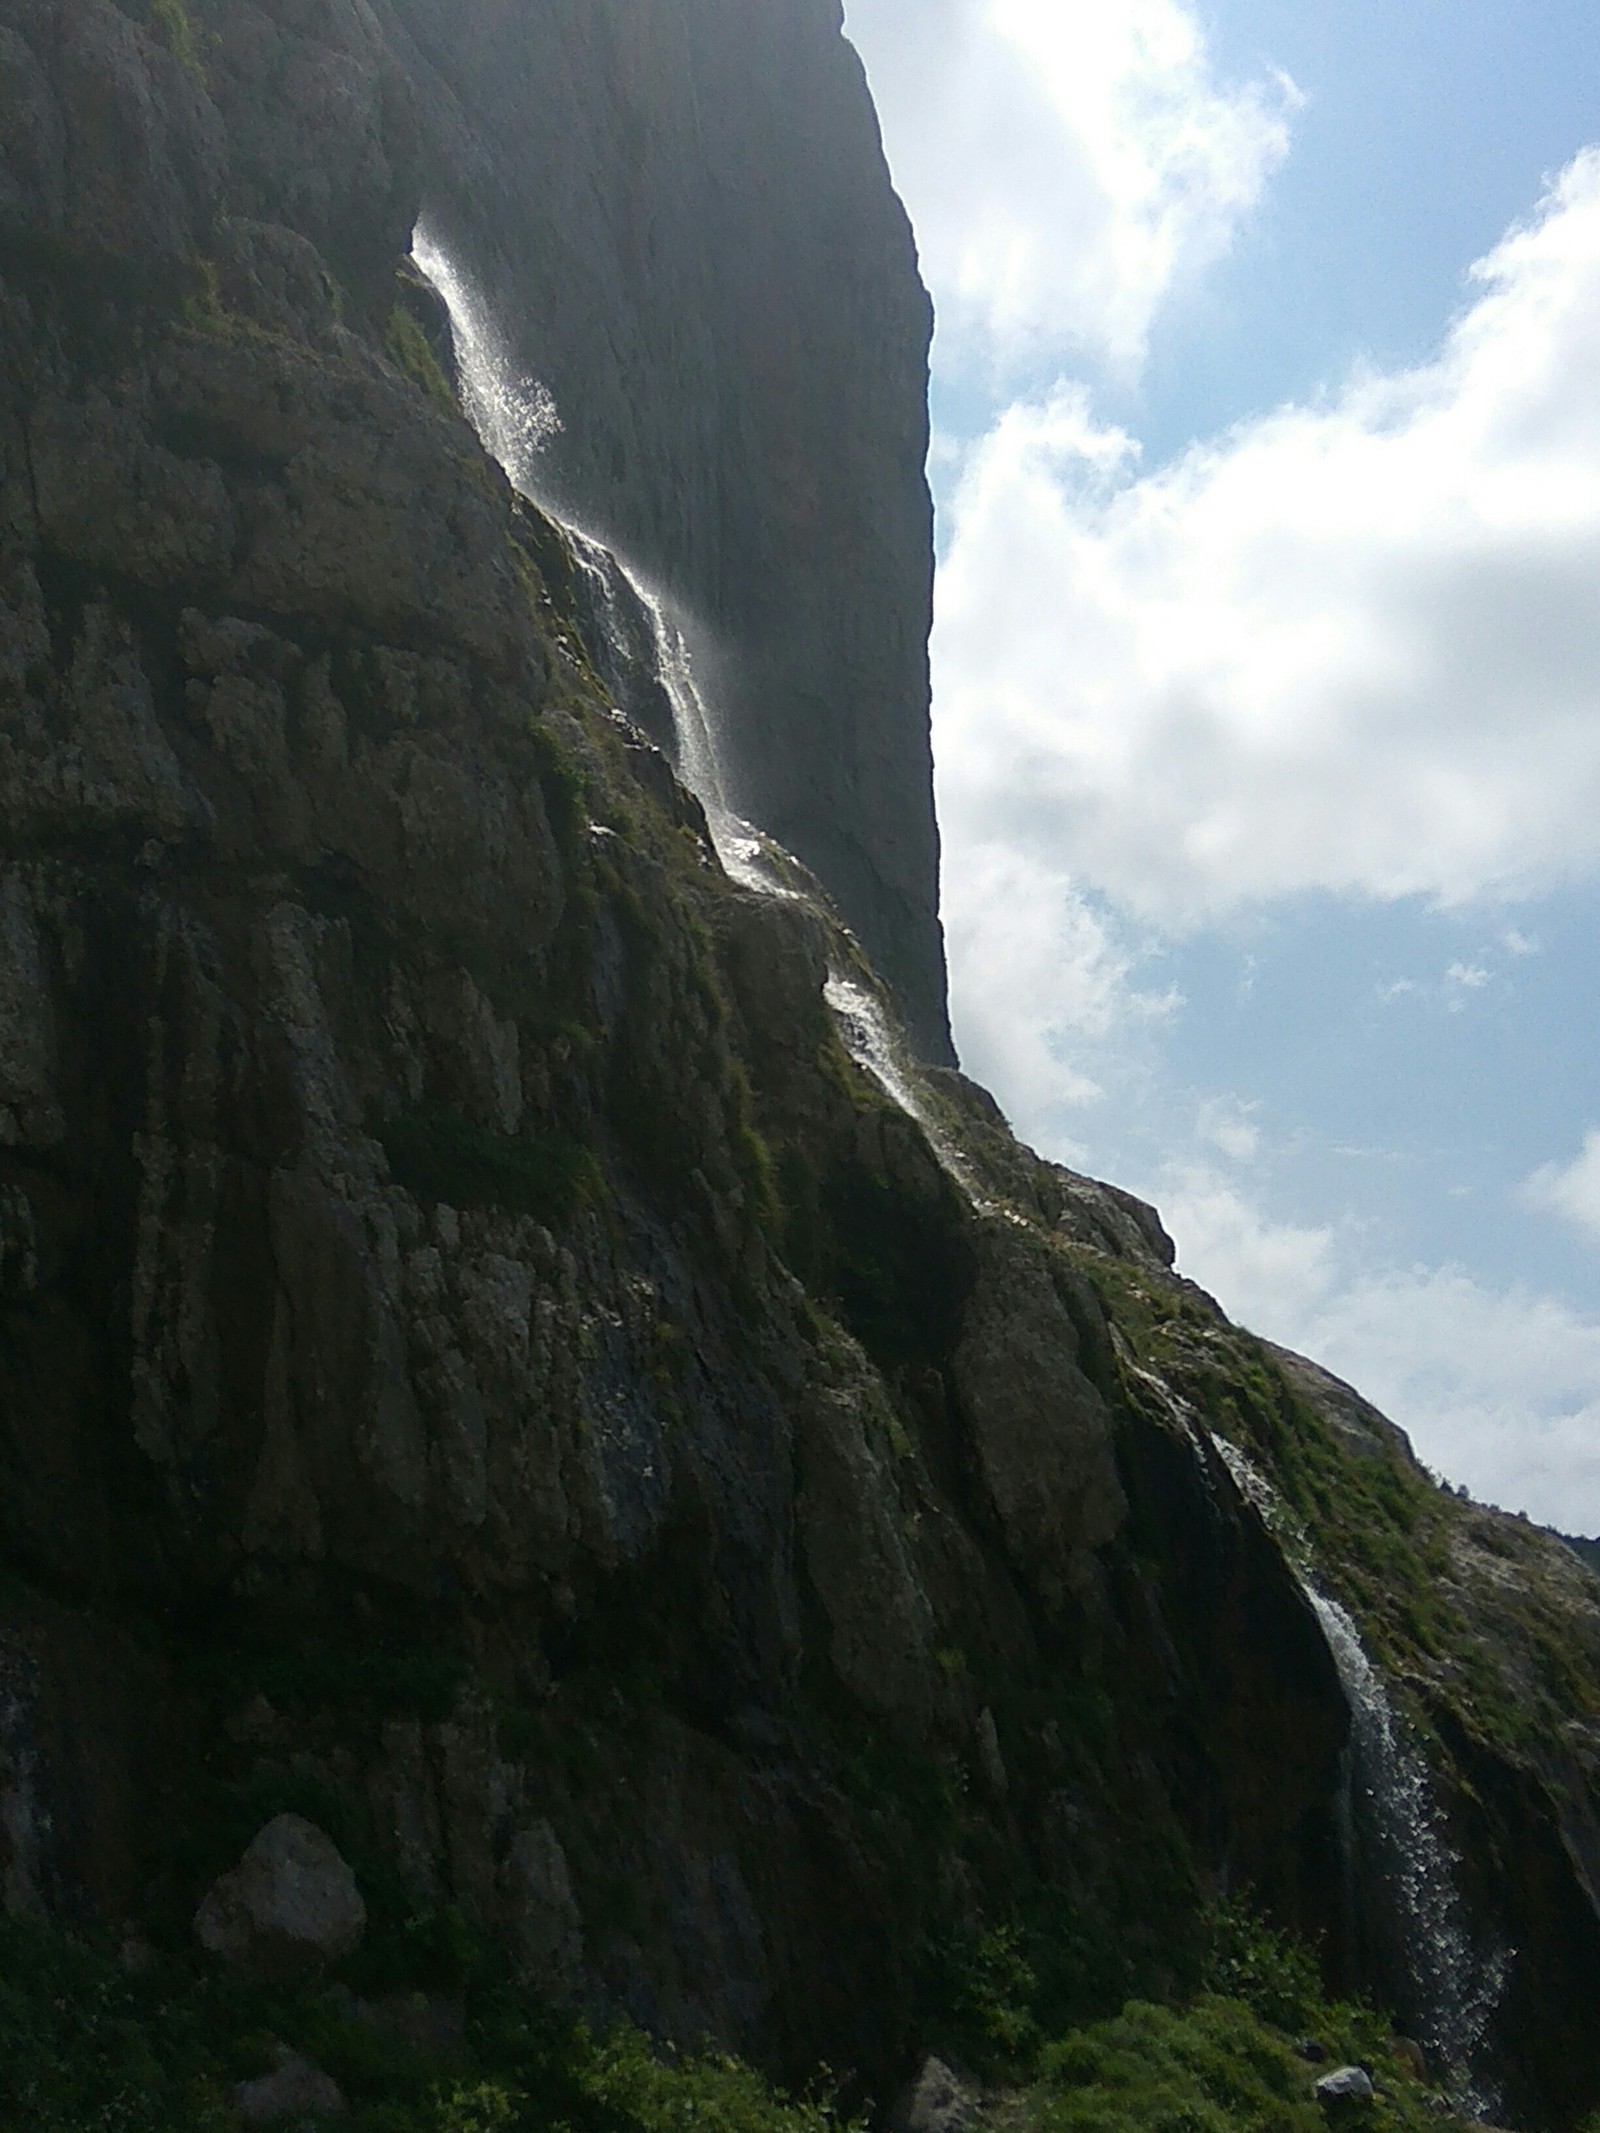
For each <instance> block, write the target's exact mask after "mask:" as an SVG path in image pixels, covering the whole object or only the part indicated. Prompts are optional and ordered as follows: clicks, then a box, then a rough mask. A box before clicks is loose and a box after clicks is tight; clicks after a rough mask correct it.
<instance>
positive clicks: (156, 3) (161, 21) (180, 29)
mask: <svg viewBox="0 0 1600 2133" xmlns="http://www.w3.org/2000/svg"><path fill="white" fill-rule="evenodd" d="M150 20H151V21H152V22H153V23H154V24H155V25H156V27H157V28H158V29H159V30H160V32H161V34H162V36H163V37H164V38H165V39H166V41H167V50H168V51H169V52H170V53H171V54H172V56H173V58H174V59H175V60H176V61H177V62H178V64H179V66H180V67H187V68H188V70H189V72H190V73H191V74H192V75H193V76H194V77H195V79H196V80H197V81H199V82H201V83H202V84H203V83H204V81H205V78H206V70H205V67H204V66H203V65H202V63H201V59H200V45H199V40H198V39H197V38H196V36H195V31H194V24H193V23H192V22H191V21H190V20H189V11H188V9H187V8H186V7H185V6H184V4H183V0H150Z"/></svg>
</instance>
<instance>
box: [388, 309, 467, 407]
mask: <svg viewBox="0 0 1600 2133" xmlns="http://www.w3.org/2000/svg"><path fill="white" fill-rule="evenodd" d="M383 345H384V348H385V350H386V351H387V353H388V357H389V360H390V362H391V363H393V365H394V367H395V369H396V370H398V371H402V372H403V373H404V374H405V376H406V377H408V378H409V379H410V380H411V382H412V384H413V385H416V386H419V387H420V388H421V390H422V391H423V392H425V393H426V394H427V396H428V398H429V399H430V400H434V401H437V402H438V404H439V406H441V407H446V408H449V409H450V410H451V411H452V413H453V412H454V411H455V405H456V396H455V394H454V393H453V392H452V391H451V390H450V386H449V382H448V380H447V379H446V377H445V374H444V372H443V371H442V370H441V369H440V368H439V359H438V357H437V356H436V355H435V354H434V352H433V350H432V349H431V348H430V347H429V346H428V336H427V335H426V334H425V333H424V332H423V330H422V328H421V327H420V326H419V325H418V324H417V322H416V320H415V319H414V318H413V317H412V316H411V313H410V312H409V311H408V310H407V309H406V308H405V306H404V305H403V304H396V305H395V307H394V309H393V310H392V311H391V312H390V313H389V325H388V329H387V331H386V332H385V334H384V337H383Z"/></svg>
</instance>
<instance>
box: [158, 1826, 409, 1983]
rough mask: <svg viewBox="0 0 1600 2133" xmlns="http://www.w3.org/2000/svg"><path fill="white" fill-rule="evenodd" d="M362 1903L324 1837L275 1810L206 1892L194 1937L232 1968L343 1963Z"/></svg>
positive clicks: (293, 1971) (363, 1919)
mask: <svg viewBox="0 0 1600 2133" xmlns="http://www.w3.org/2000/svg"><path fill="white" fill-rule="evenodd" d="M366 1925H367V1907H366V1904H365V1903H364V1902H363V1901H362V1897H361V1891H360V1890H359V1889H358V1888H357V1887H356V1879H355V1876H354V1874H352V1873H351V1871H350V1869H349V1867H348V1866H347V1865H346V1864H345V1862H344V1860H343V1858H342V1857H341V1856H340V1854H339V1850H338V1847H337V1846H336V1845H335V1844H334V1842H333V1840H332V1838H331V1837H328V1836H325V1835H324V1834H323V1832H322V1831H321V1830H320V1829H318V1828H317V1827H316V1825H315V1824H314V1823H311V1822H307V1821H306V1820H304V1818H303V1817H302V1816H300V1815H279V1816H278V1817H277V1818H276V1820H274V1821H271V1822H269V1823H268V1824H267V1825H266V1827H265V1828H264V1829H263V1830H262V1831H261V1832H260V1834H259V1835H258V1836H257V1837H256V1838H255V1839H254V1841H253V1842H252V1843H251V1844H250V1846H249V1848H248V1850H247V1851H246V1852H245V1855H244V1857H243V1858H242V1859H241V1860H240V1861H239V1864H238V1865H237V1866H236V1867H235V1868H234V1869H233V1871H232V1872H231V1873H228V1874H224V1875H223V1876H222V1878H221V1879H220V1880H219V1881H217V1882H215V1883H214V1884H213V1885H212V1887H211V1888H210V1889H209V1890H208V1891H207V1893H206V1896H205V1898H204V1900H203V1901H202V1903H201V1905H200V1908H199V1910H198V1911H196V1913H195V1918H194V1931H195V1938H196V1939H197V1940H198V1941H199V1943H200V1945H201V1947H202V1948H204V1949H205V1950H206V1952H207V1953H208V1954H210V1955H215V1956H218V1957H219V1958H220V1959H221V1960H222V1961H223V1962H225V1963H227V1964H228V1965H229V1966H230V1967H231V1968H233V1969H236V1970H244V1971H250V1972H253V1973H255V1974H257V1975H260V1976H264V1977H280V1978H287V1977H305V1976H315V1975H317V1974H318V1973H319V1972H321V1971H323V1970H326V1969H329V1968H331V1967H332V1966H333V1965H334V1964H335V1963H338V1962H342V1961H343V1959H344V1958H345V1956H347V1955H350V1954H352V1953H353V1952H354V1950H355V1949H356V1948H357V1946H358V1945H359V1944H360V1941H361V1936H362V1934H363V1933H364V1932H365V1931H366Z"/></svg>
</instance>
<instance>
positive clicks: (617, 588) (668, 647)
mask: <svg viewBox="0 0 1600 2133" xmlns="http://www.w3.org/2000/svg"><path fill="white" fill-rule="evenodd" d="M412 258H413V260H414V261H415V263H416V265H417V266H418V268H419V269H420V270H421V271H422V273H424V274H425V275H426V276H427V278H428V280H429V281H430V282H432V284H433V286H434V287H435V289H437V290H438V292H439V294H440V296H441V297H442V298H443V299H444V303H445V305H446V308H447V309H448V311H449V314H450V324H451V329H452V331H453V333H454V335H455V346H456V367H457V372H458V375H459V377H460V381H461V397H462V402H463V405H464V407H465V409H466V412H467V415H468V417H469V418H470V420H471V421H472V424H473V426H474V428H475V429H476V430H477V432H478V435H479V437H480V439H481V440H482V442H483V444H484V447H485V449H486V450H488V451H489V452H491V453H492V454H493V455H494V457H495V458H496V459H497V460H498V461H499V462H500V465H501V466H502V467H503V468H504V470H505V473H506V476H507V478H508V479H509V481H510V482H511V484H512V486H513V487H514V488H515V489H517V490H518V491H519V492H520V493H521V494H522V495H523V496H525V497H527V498H528V499H529V501H530V502H535V503H539V508H540V509H541V510H543V511H544V512H545V513H546V515H547V516H549V517H552V518H556V517H557V514H556V513H554V512H553V511H551V509H550V507H549V505H548V504H545V503H543V502H541V501H540V498H539V487H540V484H539V472H540V459H541V455H542V453H543V450H544V447H545V445H546V444H547V443H548V442H549V440H550V438H551V437H552V436H553V435H554V434H555V433H556V432H557V431H558V430H559V429H560V427H561V421H560V417H559V415H558V413H557V410H556V406H555V402H554V401H553V399H552V398H551V396H550V394H549V392H548V391H547V390H546V389H545V387H544V386H542V385H540V384H538V383H536V382H530V381H525V380H522V379H520V378H519V377H518V376H517V373H516V370H515V367H514V366H513V364H512V363H511V361H510V359H509V357H508V355H507V352H506V349H505V344H504V342H503V341H502V340H501V338H500V335H499V333H498V332H497V331H496V329H495V326H494V322H493V320H492V318H491V316H490V314H489V311H488V309H487V307H486V305H485V304H484V303H483V301H482V299H481V297H480V296H479V295H478V294H477V292H476V291H475V290H474V289H473V288H472V286H471V284H470V283H469V281H468V280H467V278H466V277H465V276H464V275H463V274H462V273H461V272H460V270H459V269H458V268H457V267H456V266H455V264H454V263H453V262H452V260H451V259H450V258H449V256H448V255H447V254H446V253H445V252H444V250H443V249H442V248H441V247H440V245H439V244H438V243H437V241H436V240H434V239H433V238H432V237H430V235H429V234H428V233H427V231H426V230H425V229H423V228H420V227H419V229H418V230H417V232H416V235H415V237H414V238H413V240H412ZM557 522H558V523H559V524H561V526H562V528H563V530H564V532H565V533H566V535H567V538H568V540H569V542H570V543H571V547H572V554H573V560H574V562H575V564H576V566H577V569H578V572H579V575H580V577H581V578H582V580H583V593H584V596H585V605H586V607H587V610H588V618H587V619H588V620H589V622H590V624H591V625H592V627H591V631H590V636H591V638H592V640H593V650H594V664H595V667H596V671H597V673H598V675H599V678H600V679H601V680H602V681H603V682H604V683H605V685H606V687H607V688H608V689H609V690H610V691H611V693H612V695H613V697H614V698H615V700H616V701H617V703H618V704H619V706H620V707H621V708H623V709H624V710H626V711H628V713H629V715H630V716H632V717H634V719H635V722H636V723H637V724H639V725H641V726H642V727H643V728H644V729H645V731H646V732H652V731H653V729H654V726H655V724H656V723H657V722H656V721H653V720H652V718H651V716H650V706H649V705H648V704H647V703H646V702H645V701H644V698H645V697H646V696H647V695H648V694H649V693H650V692H651V691H653V690H658V691H659V692H660V696H661V697H662V698H664V700H665V703H666V706H667V710H668V714H669V717H670V725H671V740H672V752H673V754H674V756H675V758H676V766H675V767H676V769H677V772H678V775H679V776H680V777H681V778H682V780H683V782H684V783H685V784H686V785H687V786H688V787H689V789H690V790H691V791H692V792H693V793H694V795H695V797H696V798H697V799H698V800H699V802H700V804H701V806H702V808H703V809H704V810H705V815H706V822H707V826H708V828H709V829H710V832H711V839H712V843H713V845H714V846H715V849H716V852H717V857H718V858H719V860H720V861H721V863H722V865H723V867H724V869H725V870H726V872H727V873H728V874H729V875H730V876H731V878H732V879H733V880H735V881H737V882H739V883H740V884H741V886H743V887H745V888H748V889H753V890H755V891H757V892H758V893H759V894H761V895H763V896H780V897H795V898H798V899H800V900H803V901H810V902H811V903H812V904H813V905H814V906H815V907H816V908H817V909H818V910H819V912H820V913H821V914H822V915H823V916H824V918H825V920H826V923H827V927H828V930H829V931H830V933H842V932H843V928H842V927H841V926H840V923H839V920H838V917H837V915H836V914H835V913H834V912H833V911H832V909H831V907H829V906H828V905H827V901H826V898H825V896H824V895H823V894H822V892H821V890H820V889H819V888H818V887H817V885H816V883H815V882H814V881H813V879H812V877H811V876H810V875H809V874H808V873H807V871H806V869H805V868H804V867H803V866H801V864H800V863H799V861H797V860H796V859H795V858H794V857H793V855H792V854H790V853H788V852H785V851H784V850H783V848H782V846H781V845H778V844H776V843H774V841H773V840H772V839H771V838H770V837H768V836H767V835H766V834H765V832H763V831H761V830H759V829H757V828H756V827H755V826H754V825H753V824H752V823H749V822H747V821H745V820H744V819H743V817H742V816H740V815H737V814H736V813H734V811H733V809H732V808H731V807H730V806H729V805H728V799H727V789H726V785H725V782H724V778H723V773H722V767H721V764H720V762H719V760H718V753H717V745H716V725H715V720H714V718H713V717H712V714H711V709H710V706H709V705H708V704H707V702H706V700H705V697H704V695H703V694H702V692H701V689H700V685H699V682H698V680H697V678H696V675H695V671H694V662H693V660H692V658H691V656H690V652H689V647H688V644H687V642H686V640H685V636H684V632H683V629H682V628H681V626H680V625H679V623H678V622H677V621H676V620H675V618H674V617H673V616H672V614H671V612H670V610H669V608H668V607H667V604H666V603H665V602H664V601H663V600H662V599H661V598H660V596H659V595H657V594H656V593H654V592H652V591H650V589H649V588H648V587H647V586H645V585H643V584H642V583H641V582H640V581H639V579H638V578H637V577H635V576H634V575H633V574H632V573H631V572H630V571H629V570H628V569H627V567H626V566H625V565H624V564H623V563H622V561H621V560H620V558H619V557H617V556H616V555H615V554H614V553H613V551H612V550H610V549H609V548H607V547H605V546H604V545H603V544H602V543H601V542H599V541H597V540H595V539H594V538H593V537H592V536H591V535H589V534H587V533H585V532H583V530H582V529H581V528H579V527H576V526H574V525H572V524H571V523H570V522H568V521H566V520H564V519H558V521H557ZM825 997H826V999H827V1003H828V1006H829V1008H830V1010H831V1011H832V1014H833V1017H834V1020H835V1023H836V1024H837V1026H838V1029H839V1033H840V1036H841V1038H842V1039H843V1042H844V1044H845V1048H846V1049H847V1050H848V1051H849V1053H850V1055H851V1057H852V1058H853V1059H854V1060H855V1061H856V1063H857V1064H858V1065H859V1066H861V1067H863V1068H865V1069H866V1071H867V1072H868V1073H869V1074H871V1075H872V1077H873V1079H874V1080H875V1081H876V1082H877V1083H878V1084H879V1086H880V1087H881V1088H882V1089H883V1091H884V1093H885V1094H886V1095H887V1096H888V1097H890V1099H891V1100H892V1101H893V1102H894V1103H896V1104H898V1105H899V1106H900V1108H901V1109H902V1110H903V1111H905V1112H906V1113H907V1114H908V1116H910V1117H911V1118H914V1119H915V1120H916V1122H917V1123H918V1125H919V1126H921V1128H922V1130H923V1132H924V1133H925V1134H926V1136H927V1138H928V1141H929V1144H930V1145H931V1147H932V1148H933V1150H934V1153H935V1154H936V1155H937V1157H938V1159H939V1161H940V1163H941V1164H942V1165H943V1167H944V1169H945V1170H946V1171H947V1173H948V1174H949V1176H950V1177H951V1178H952V1179H953V1180H954V1182H955V1183H956V1184H957V1185H958V1186H959V1187H960V1189H961V1190H962V1192H964V1193H965V1194H966V1195H967V1197H968V1198H969V1199H971V1200H972V1201H973V1202H974V1204H975V1205H979V1206H983V1207H987V1206H989V1204H990V1203H988V1202H987V1201H985V1200H983V1199H982V1198H981V1196H980V1194H979V1192H978V1189H977V1187H976V1185H975V1183H974V1181H973V1178H972V1175H971V1171H970V1168H969V1166H968V1165H967V1164H966V1162H965V1161H964V1160H963V1158H962V1156H961V1154H960V1152H959V1151H958V1149H957V1148H956V1146H955V1144H954V1142H953V1140H952V1137H951V1136H950V1134H949V1133H947V1132H946V1131H945V1130H944V1129H943V1128H942V1127H941V1125H940V1123H939V1121H938V1120H937V1118H936V1117H935V1116H934V1115H933V1112H932V1109H931V1107H930V1106H929V1104H928V1103H927V1102H926V1101H925V1099H924V1098H923V1097H922V1095H921V1094H920V1092H919V1088H918V1082H917V1070H916V1066H915V1062H914V1060H913V1058H912V1055H911V1052H910V1048H909V1046H908V1045H907V1044H906V1042H905V1039H904V1037H903V1036H902V1035H901V1033H900V1032H899V1030H898V1029H897V1028H896V1026H895V1023H894V1019H893V1017H892V1015H891V1013H890V1012H889V1010H888V1008H887V1006H886V1005H885V1002H884V1000H883V999H882V997H881V996H880V995H879V993H878V992H877V991H876V990H875V989H874V988H873V987H872V986H871V985H869V984H868V983H866V982H864V980H863V978H862V976H861V975H860V974H858V973H856V972H854V971H851V970H848V969H846V968H845V967H844V966H843V963H842V962H838V961H836V962H835V963H834V964H833V965H832V967H830V970H829V975H828V982H827V986H826V992H825Z"/></svg>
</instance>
